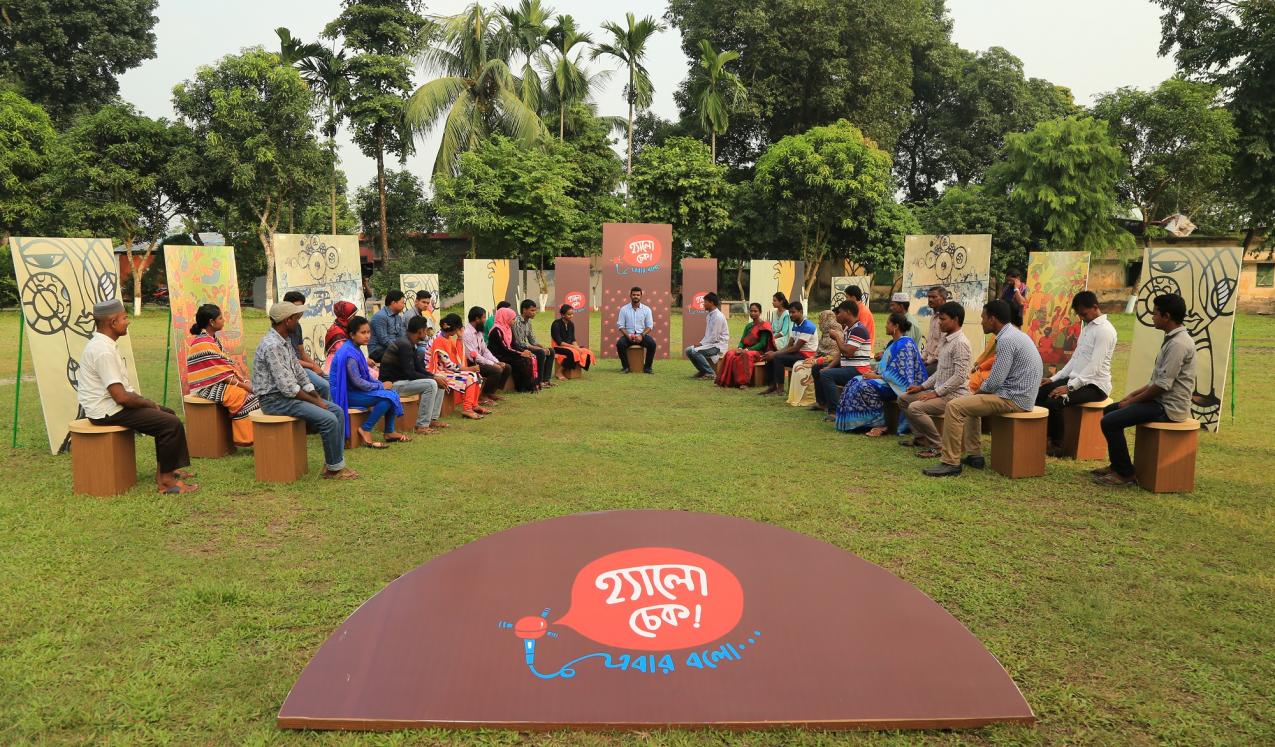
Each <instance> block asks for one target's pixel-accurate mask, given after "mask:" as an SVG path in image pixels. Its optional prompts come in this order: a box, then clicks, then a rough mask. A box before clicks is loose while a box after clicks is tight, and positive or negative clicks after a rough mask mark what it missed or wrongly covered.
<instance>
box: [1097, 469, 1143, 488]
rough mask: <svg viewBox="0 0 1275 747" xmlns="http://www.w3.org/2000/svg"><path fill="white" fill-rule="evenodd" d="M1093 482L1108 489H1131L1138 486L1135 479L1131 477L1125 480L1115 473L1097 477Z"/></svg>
mask: <svg viewBox="0 0 1275 747" xmlns="http://www.w3.org/2000/svg"><path fill="white" fill-rule="evenodd" d="M1093 482H1094V484H1095V485H1102V486H1105V487H1109V488H1132V487H1135V486H1136V485H1137V484H1138V480H1137V478H1135V477H1131V478H1129V479H1128V480H1126V479H1125V478H1123V477H1121V476H1120V475H1118V474H1116V473H1115V472H1111V473H1108V474H1105V475H1099V476H1098V477H1095V478H1094V479H1093Z"/></svg>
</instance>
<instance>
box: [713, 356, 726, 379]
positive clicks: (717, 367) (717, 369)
mask: <svg viewBox="0 0 1275 747" xmlns="http://www.w3.org/2000/svg"><path fill="white" fill-rule="evenodd" d="M725 361H726V356H724V355H723V356H721V357H719V358H718V359H717V360H715V361H713V373H715V374H717V376H721V375H722V363H724V362H725Z"/></svg>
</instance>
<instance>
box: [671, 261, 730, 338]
mask: <svg viewBox="0 0 1275 747" xmlns="http://www.w3.org/2000/svg"><path fill="white" fill-rule="evenodd" d="M716 292H717V260H715V259H684V260H682V350H685V349H686V348H688V347H690V346H692V345H698V344H699V343H700V340H703V339H704V330H705V329H706V328H707V326H708V312H707V311H705V310H704V296H705V295H707V294H709V293H716ZM722 352H723V353H724V352H726V351H724V350H723V351H722Z"/></svg>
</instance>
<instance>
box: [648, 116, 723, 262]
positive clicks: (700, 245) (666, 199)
mask: <svg viewBox="0 0 1275 747" xmlns="http://www.w3.org/2000/svg"><path fill="white" fill-rule="evenodd" d="M629 182H630V183H629V196H630V198H631V203H630V205H631V208H632V210H633V213H634V215H635V217H636V218H637V219H638V220H639V221H640V222H643V223H668V224H671V225H672V226H673V240H674V242H675V243H679V244H681V245H682V248H683V249H684V250H686V251H687V256H692V257H707V256H710V255H711V254H712V251H713V248H714V245H715V244H716V241H717V237H718V236H719V235H720V234H721V233H722V232H723V231H724V230H726V226H727V224H729V223H730V205H731V194H730V191H731V190H730V184H728V183H727V181H726V168H725V167H724V166H719V165H717V164H716V163H714V162H713V157H712V154H711V153H710V152H709V151H708V149H707V148H705V147H704V143H703V142H701V141H698V140H692V139H690V138H685V137H675V138H670V139H669V141H668V142H667V143H665V144H664V145H658V146H651V147H648V148H644V149H643V150H642V155H641V156H640V157H639V158H638V162H637V167H636V168H635V169H634V170H633V176H632V177H630V179H629Z"/></svg>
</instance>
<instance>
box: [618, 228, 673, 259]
mask: <svg viewBox="0 0 1275 747" xmlns="http://www.w3.org/2000/svg"><path fill="white" fill-rule="evenodd" d="M621 259H622V261H623V262H624V263H625V264H626V265H628V266H630V267H655V266H656V265H658V264H660V261H661V260H662V259H664V247H663V246H661V245H660V242H659V239H656V238H655V237H654V236H652V235H650V234H646V233H644V234H639V235H637V236H634V237H632V238H630V239H629V240H628V242H627V243H626V244H625V246H624V256H623V257H621Z"/></svg>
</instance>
